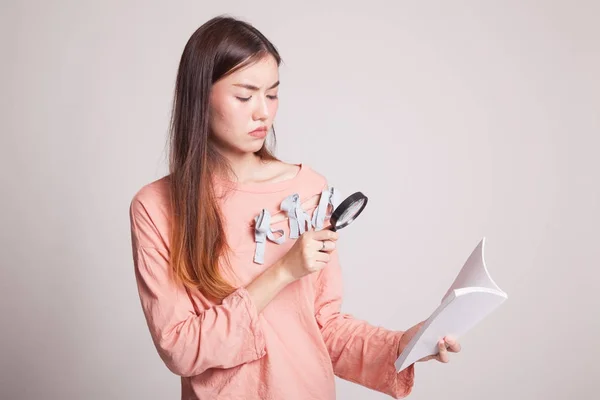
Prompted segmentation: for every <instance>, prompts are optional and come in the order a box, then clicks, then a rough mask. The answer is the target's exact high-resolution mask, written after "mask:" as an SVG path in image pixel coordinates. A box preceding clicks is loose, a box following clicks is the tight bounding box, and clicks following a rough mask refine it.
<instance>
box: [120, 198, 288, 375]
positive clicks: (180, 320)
mask: <svg viewBox="0 0 600 400" xmlns="http://www.w3.org/2000/svg"><path fill="white" fill-rule="evenodd" d="M130 220H131V235H132V247H133V260H134V267H135V277H136V282H137V287H138V292H139V296H140V301H141V305H142V309H143V312H144V316H145V318H146V322H147V324H148V328H149V330H150V334H151V337H152V340H153V342H154V345H155V347H156V349H157V351H158V353H159V355H160V357H161V359H162V360H163V361H164V362H165V364H166V365H167V367H168V368H169V369H170V370H171V371H172V372H173V373H175V374H177V375H180V376H194V375H198V374H200V373H202V372H204V371H206V370H207V369H209V368H231V367H235V366H238V365H241V364H243V363H247V362H251V361H254V360H257V359H259V358H261V357H262V356H264V355H265V340H264V336H263V333H262V330H261V322H260V319H259V316H258V314H259V312H260V311H261V310H262V308H264V306H265V305H266V304H267V303H268V302H269V301H270V299H271V298H272V297H273V296H275V294H276V293H277V292H278V291H279V290H280V289H281V288H282V287H283V283H282V281H281V280H278V279H279V277H280V274H279V273H278V270H277V269H274V268H270V269H268V270H267V271H266V272H265V273H264V274H262V275H261V276H259V277H258V278H256V280H255V281H254V282H252V283H251V284H250V285H249V286H248V287H247V288H243V287H242V288H239V289H238V290H236V291H235V292H234V293H232V294H231V295H229V296H228V297H226V298H225V299H224V300H223V301H222V303H221V304H218V305H215V306H212V307H208V308H205V309H200V310H198V309H195V308H194V304H193V303H192V301H191V299H190V298H189V293H188V291H187V290H186V289H185V287H183V285H179V284H175V283H174V282H173V280H172V279H171V269H170V264H169V258H168V250H167V249H166V246H165V245H164V242H163V241H162V238H161V237H160V234H159V231H158V229H157V228H156V226H155V224H154V223H153V221H152V218H151V217H150V216H149V215H148V213H147V211H146V209H145V207H144V206H143V205H142V204H141V203H139V202H136V201H134V202H132V204H131V208H130Z"/></svg>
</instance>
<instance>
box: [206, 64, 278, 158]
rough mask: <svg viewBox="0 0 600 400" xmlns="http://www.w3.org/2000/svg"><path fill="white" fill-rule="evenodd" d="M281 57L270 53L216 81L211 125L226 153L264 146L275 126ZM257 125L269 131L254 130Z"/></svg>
mask: <svg viewBox="0 0 600 400" xmlns="http://www.w3.org/2000/svg"><path fill="white" fill-rule="evenodd" d="M278 85H279V69H278V66H277V61H276V60H275V58H274V57H273V56H271V55H268V56H266V57H264V58H262V59H261V60H259V61H257V62H256V63H253V64H250V65H247V66H246V67H244V68H242V69H239V70H237V71H235V72H234V73H232V74H230V75H228V76H226V77H224V78H222V79H220V80H219V81H217V82H215V84H214V85H213V87H212V91H211V94H210V128H211V137H212V139H214V141H215V144H216V145H217V147H219V149H220V150H222V151H223V152H224V153H226V154H231V153H234V154H238V155H239V154H244V153H250V152H252V153H253V152H256V151H258V150H260V148H261V147H262V146H263V143H264V141H265V140H266V139H265V138H266V133H267V132H268V131H269V130H270V129H271V125H272V124H273V120H274V119H275V114H276V113H277V106H278V102H279V99H278V98H277V93H278ZM257 128H266V131H265V132H260V133H258V134H257V133H256V132H255V133H253V134H251V133H250V132H252V131H253V130H255V129H257Z"/></svg>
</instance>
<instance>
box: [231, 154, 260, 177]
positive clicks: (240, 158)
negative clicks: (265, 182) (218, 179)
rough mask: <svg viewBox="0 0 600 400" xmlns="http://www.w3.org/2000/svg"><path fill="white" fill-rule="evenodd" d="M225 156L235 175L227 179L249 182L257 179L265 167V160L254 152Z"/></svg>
mask: <svg viewBox="0 0 600 400" xmlns="http://www.w3.org/2000/svg"><path fill="white" fill-rule="evenodd" d="M225 158H226V159H227V162H228V163H229V165H230V166H231V171H232V172H233V173H234V174H235V175H234V176H231V177H227V178H226V179H229V180H233V181H235V182H238V183H247V182H253V181H255V180H257V178H258V177H259V176H260V173H261V171H262V170H263V168H264V162H263V161H262V160H261V159H260V157H258V156H257V155H256V154H254V153H244V154H236V155H232V154H226V155H225Z"/></svg>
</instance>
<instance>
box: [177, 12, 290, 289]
mask: <svg viewBox="0 0 600 400" xmlns="http://www.w3.org/2000/svg"><path fill="white" fill-rule="evenodd" d="M269 54H270V55H272V56H273V57H274V58H275V60H276V61H277V65H280V64H281V57H280V56H279V53H278V52H277V49H276V48H275V46H273V44H272V43H271V42H270V41H269V40H267V38H266V37H265V36H264V35H263V34H262V33H260V32H259V31H258V30H257V29H256V28H254V27H253V26H252V25H250V24H249V23H247V22H244V21H240V20H238V19H235V18H233V17H229V16H225V15H220V16H217V17H215V18H213V19H211V20H209V21H207V22H206V23H204V24H203V25H202V26H200V27H199V28H198V29H197V30H196V31H195V32H194V33H193V34H192V36H191V37H190V39H189V40H188V42H187V44H186V46H185V48H184V50H183V54H182V56H181V60H180V63H179V69H178V72H177V81H176V85H175V95H174V101H173V109H172V115H171V124H170V135H169V141H170V152H169V169H170V179H169V182H170V195H171V205H172V226H171V238H170V242H171V251H170V260H171V261H170V262H171V266H172V269H173V272H174V277H175V279H176V280H178V281H179V282H181V283H183V284H184V285H185V286H186V287H188V288H194V289H198V290H200V291H201V292H202V294H203V295H205V296H207V297H211V298H214V299H223V298H224V297H226V296H227V295H229V294H231V293H232V292H233V291H234V290H235V287H234V286H233V285H232V283H230V282H228V281H227V280H226V279H225V278H224V275H223V273H222V271H221V270H220V268H219V264H220V262H219V260H221V259H222V257H223V256H225V257H224V259H225V260H227V261H228V257H227V254H228V252H229V251H230V250H231V249H230V248H229V246H228V244H227V240H226V238H225V232H224V229H223V223H222V217H221V211H220V208H219V205H218V201H217V200H218V199H217V196H216V193H215V188H214V186H213V180H212V177H213V174H215V173H223V172H224V171H225V172H226V173H230V172H231V167H230V166H229V164H228V163H227V161H226V159H225V158H224V157H223V156H222V155H220V153H219V152H218V151H217V149H216V148H215V146H214V143H213V141H212V139H211V132H210V125H209V97H210V91H211V87H212V85H213V84H214V83H215V82H216V81H218V80H219V79H221V78H222V77H224V76H226V75H228V74H230V73H232V72H233V71H235V70H237V69H239V68H242V67H244V66H247V65H249V64H251V63H253V62H256V61H258V60H260V59H261V58H263V57H264V56H268V55H269ZM272 134H273V140H275V132H274V130H273V133H272ZM268 147H269V146H268V145H267V142H266V141H265V145H263V147H262V148H261V149H260V150H259V151H258V152H257V153H256V154H257V155H258V156H259V157H261V158H262V159H263V160H275V159H276V157H275V156H274V155H273V153H272V151H271V150H270V149H269V148H268Z"/></svg>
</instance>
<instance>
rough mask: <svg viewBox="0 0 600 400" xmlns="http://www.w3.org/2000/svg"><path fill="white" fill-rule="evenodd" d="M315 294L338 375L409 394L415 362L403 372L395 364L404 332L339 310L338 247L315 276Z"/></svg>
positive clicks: (399, 395)
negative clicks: (376, 325) (398, 370)
mask: <svg viewBox="0 0 600 400" xmlns="http://www.w3.org/2000/svg"><path fill="white" fill-rule="evenodd" d="M315 296H316V297H315V314H316V315H315V317H316V319H317V323H318V324H319V327H320V328H321V334H322V335H323V339H324V340H325V343H326V345H327V349H328V350H329V355H330V357H331V361H332V363H333V368H334V372H335V374H336V375H337V376H338V377H340V378H342V379H345V380H348V381H352V382H355V383H358V384H361V385H363V386H365V387H368V388H370V389H373V390H377V391H379V392H382V393H386V394H388V395H390V396H392V397H394V398H402V397H405V396H407V395H408V394H409V393H410V392H411V390H412V387H413V384H414V364H413V365H411V366H410V367H408V368H406V369H404V370H403V371H401V372H400V373H398V372H396V368H395V366H394V362H395V361H396V358H397V355H398V346H399V343H400V339H401V338H402V335H403V333H404V332H398V331H389V330H386V329H384V328H381V327H375V326H372V325H369V324H368V323H367V322H365V321H360V320H357V319H354V318H353V317H352V316H351V315H348V314H342V313H341V312H340V309H341V304H342V271H341V268H340V265H339V259H338V254H337V250H336V251H333V252H332V253H331V261H330V262H329V264H328V265H327V267H325V268H324V269H323V270H321V271H320V273H319V275H318V276H317V278H316V295H315Z"/></svg>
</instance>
